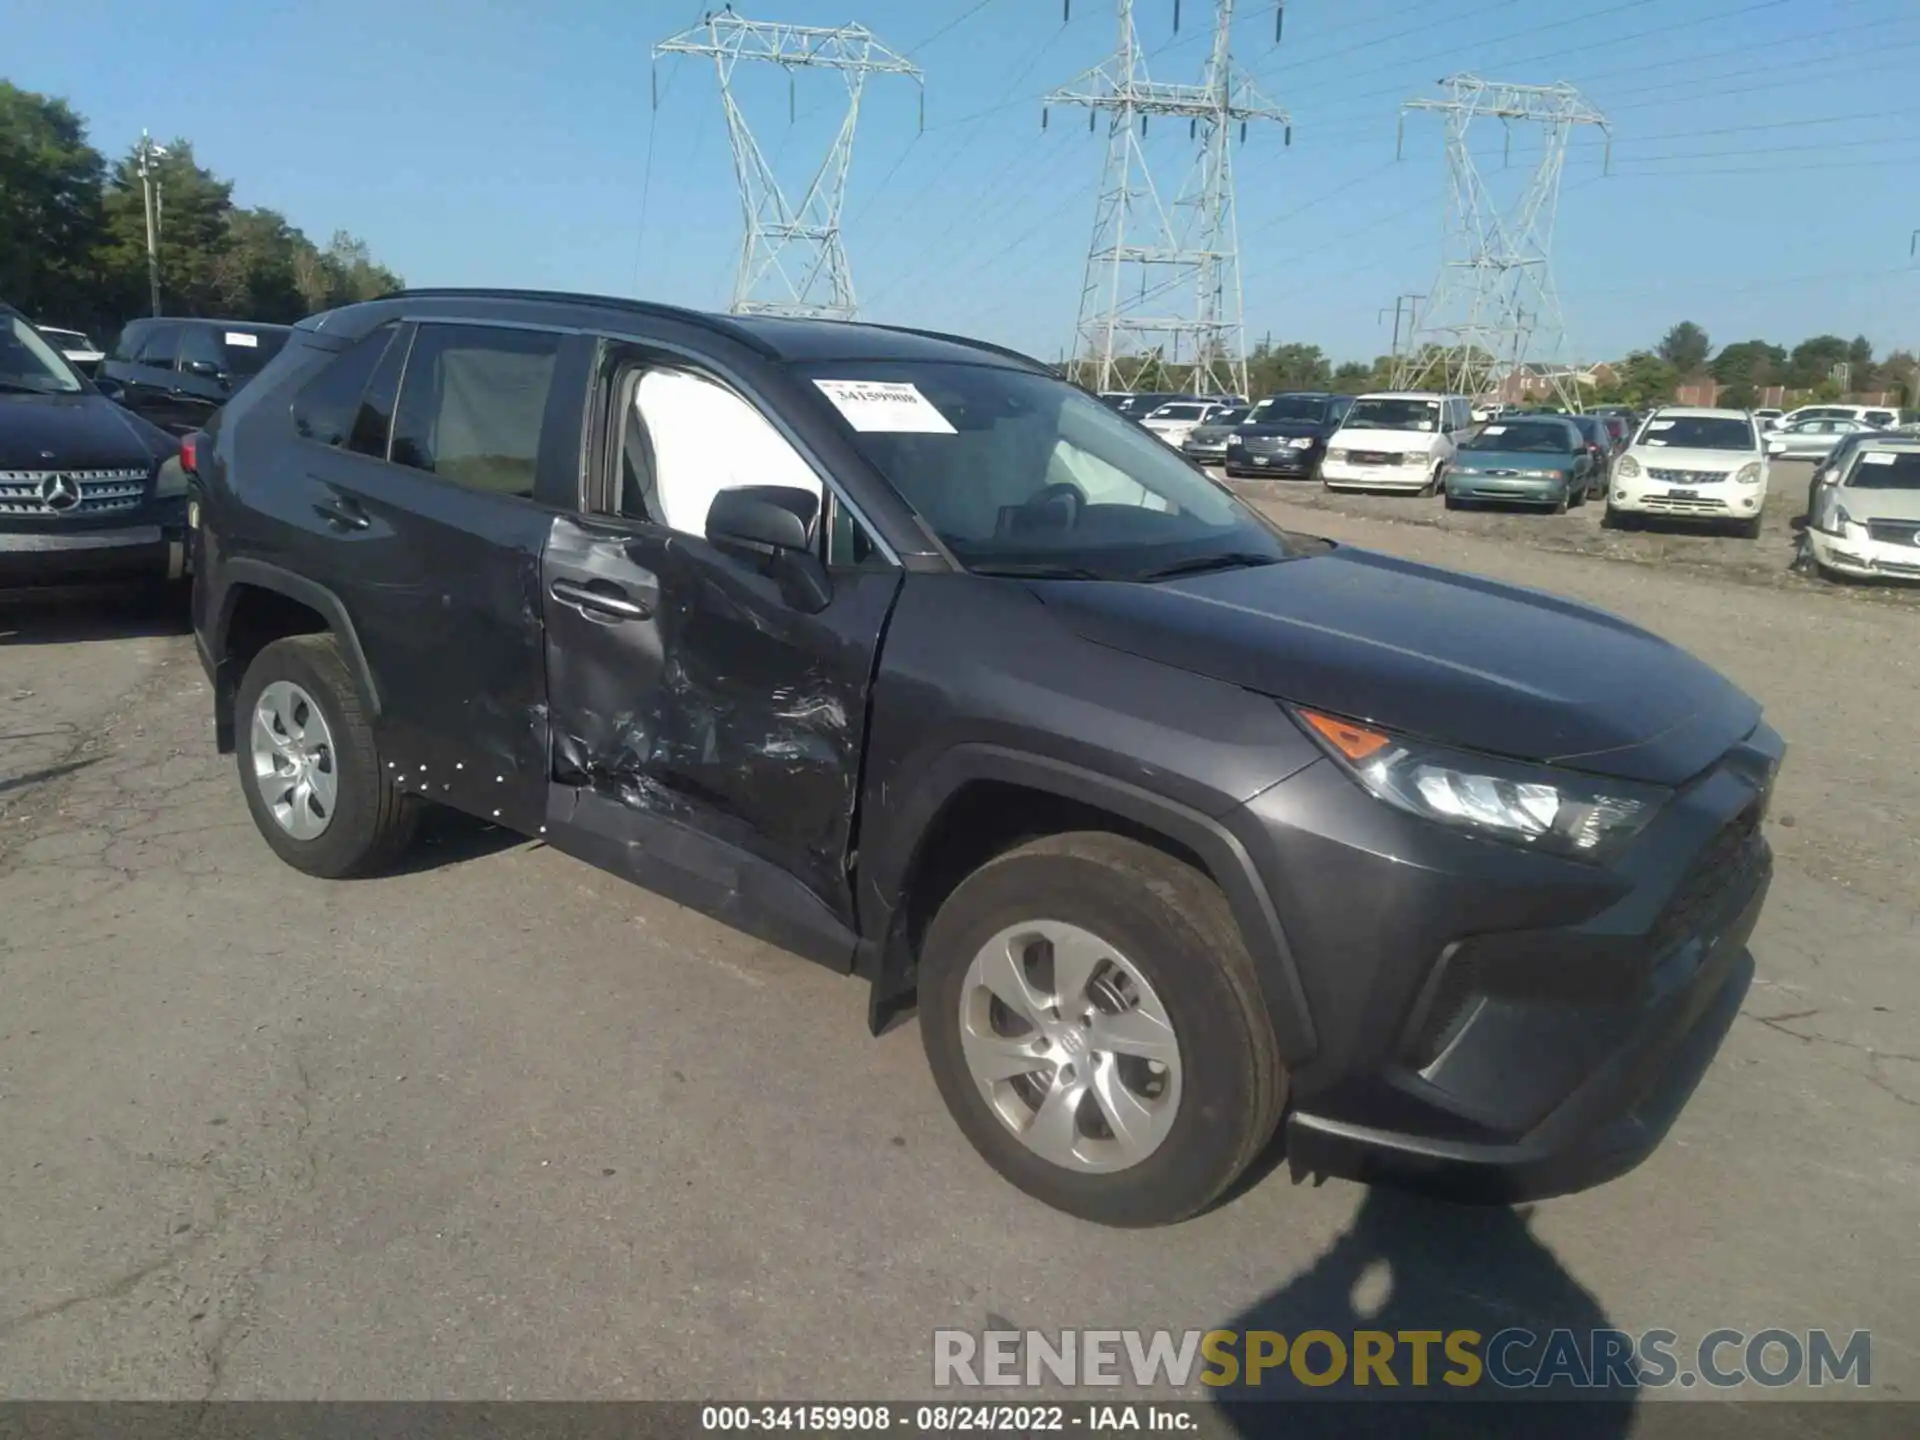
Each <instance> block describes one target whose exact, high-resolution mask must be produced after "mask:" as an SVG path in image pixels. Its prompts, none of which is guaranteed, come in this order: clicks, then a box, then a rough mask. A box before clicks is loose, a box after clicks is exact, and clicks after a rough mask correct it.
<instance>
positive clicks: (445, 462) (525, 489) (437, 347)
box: [391, 325, 561, 499]
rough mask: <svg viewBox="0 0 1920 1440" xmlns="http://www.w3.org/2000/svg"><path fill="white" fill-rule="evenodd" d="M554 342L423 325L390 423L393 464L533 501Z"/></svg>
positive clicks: (547, 336) (539, 334)
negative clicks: (391, 428) (397, 405)
mask: <svg viewBox="0 0 1920 1440" xmlns="http://www.w3.org/2000/svg"><path fill="white" fill-rule="evenodd" d="M560 341H561V337H560V336H558V335H554V334H551V333H548V332H545V331H537V330H501V329H494V328H492V327H490V326H484V325H422V326H421V327H420V329H419V331H418V332H417V334H416V335H415V337H414V342H413V354H412V356H411V357H410V359H409V360H408V362H407V372H406V381H405V383H404V385H402V387H401V391H400V403H399V408H398V410H397V411H396V412H395V415H394V422H393V448H392V451H391V458H392V460H393V462H394V463H395V464H397V465H407V466H411V467H412V468H413V469H416V470H425V471H426V472H427V473H429V474H431V475H438V476H440V477H441V478H442V479H446V480H452V481H454V482H455V483H457V484H460V485H466V486H469V487H471V488H473V489H475V490H490V491H493V492H494V493H495V494H499V495H515V496H519V497H521V498H523V499H531V498H532V496H533V482H534V472H535V470H536V469H537V462H538V459H539V454H540V428H541V424H542V422H543V421H544V420H545V419H546V412H547V395H548V392H549V391H550V390H551V389H552V388H553V372H554V365H555V361H556V359H557V357H558V356H559V353H560Z"/></svg>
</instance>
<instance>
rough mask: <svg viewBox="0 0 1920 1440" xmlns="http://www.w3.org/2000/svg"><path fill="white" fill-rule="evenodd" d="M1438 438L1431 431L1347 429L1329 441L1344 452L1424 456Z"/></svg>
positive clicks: (1336, 432)
mask: <svg viewBox="0 0 1920 1440" xmlns="http://www.w3.org/2000/svg"><path fill="white" fill-rule="evenodd" d="M1437 438H1438V437H1437V436H1436V435H1435V434H1434V432H1433V431H1431V430H1366V429H1353V428H1345V429H1340V430H1336V431H1334V432H1333V435H1332V437H1331V438H1330V439H1329V440H1328V441H1327V443H1328V444H1329V445H1338V446H1339V447H1340V448H1341V449H1342V450H1379V451H1381V452H1383V453H1385V454H1389V455H1424V454H1425V453H1426V452H1427V451H1429V450H1431V449H1432V448H1433V442H1434V441H1435V440H1436V439H1437Z"/></svg>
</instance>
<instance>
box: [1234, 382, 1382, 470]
mask: <svg viewBox="0 0 1920 1440" xmlns="http://www.w3.org/2000/svg"><path fill="white" fill-rule="evenodd" d="M1352 408H1353V396H1351V395H1326V394H1321V393H1317V392H1297V393H1294V394H1288V395H1269V396H1268V397H1267V398H1266V399H1264V400H1262V401H1261V402H1260V403H1259V404H1258V405H1256V406H1254V407H1253V412H1252V413H1251V414H1250V415H1248V416H1247V418H1246V420H1245V421H1244V422H1243V423H1242V424H1241V425H1240V427H1239V430H1238V431H1237V432H1236V433H1235V434H1234V435H1232V436H1230V437H1228V440H1227V460H1226V472H1227V474H1229V475H1231V476H1235V477H1251V476H1261V475H1264V476H1267V477H1268V478H1272V477H1273V476H1276V475H1285V476H1291V477H1294V478H1296V479H1297V478H1301V477H1305V478H1307V479H1311V478H1312V477H1313V476H1314V475H1316V474H1318V473H1319V470H1320V462H1321V461H1322V460H1324V459H1325V458H1326V455H1327V437H1328V436H1330V435H1332V434H1333V432H1334V431H1336V430H1338V429H1339V428H1340V422H1341V421H1342V420H1344V419H1346V418H1347V411H1349V410H1351V409H1352Z"/></svg>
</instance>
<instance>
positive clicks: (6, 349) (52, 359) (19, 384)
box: [0, 315, 83, 395]
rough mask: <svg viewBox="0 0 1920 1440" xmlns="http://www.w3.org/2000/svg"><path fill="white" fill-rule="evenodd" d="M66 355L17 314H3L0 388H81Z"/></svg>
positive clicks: (64, 391)
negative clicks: (42, 337)
mask: <svg viewBox="0 0 1920 1440" xmlns="http://www.w3.org/2000/svg"><path fill="white" fill-rule="evenodd" d="M82 388H83V387H82V385H81V382H80V377H79V375H77V374H76V373H75V372H74V368H73V366H71V365H70V364H68V363H67V357H66V356H64V355H62V354H61V353H60V352H59V351H58V350H56V349H54V348H53V346H51V345H49V344H48V343H47V342H46V341H45V340H43V339H41V338H40V337H39V336H38V335H36V334H35V333H34V329H33V327H32V326H31V325H29V324H27V322H26V321H24V320H22V319H21V318H20V317H19V316H17V315H4V316H0V390H11V391H15V392H24V393H26V394H29V395H71V394H73V393H74V392H75V391H77V390H80V389H82Z"/></svg>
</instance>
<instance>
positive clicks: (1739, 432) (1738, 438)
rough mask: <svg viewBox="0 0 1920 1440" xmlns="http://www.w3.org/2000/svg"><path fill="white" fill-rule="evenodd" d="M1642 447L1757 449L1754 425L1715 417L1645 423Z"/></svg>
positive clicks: (1691, 416)
mask: <svg viewBox="0 0 1920 1440" xmlns="http://www.w3.org/2000/svg"><path fill="white" fill-rule="evenodd" d="M1640 443H1641V444H1642V445H1668V446H1672V447H1673V448H1674V449H1676V450H1757V449H1759V448H1760V443H1759V441H1757V440H1755V439H1754V438H1753V424H1752V422H1751V421H1748V420H1734V419H1730V418H1725V417H1722V416H1716V415H1676V416H1673V417H1672V418H1670V419H1654V420H1649V421H1648V422H1647V428H1646V431H1645V432H1644V433H1643V434H1642V435H1641V436H1640Z"/></svg>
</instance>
